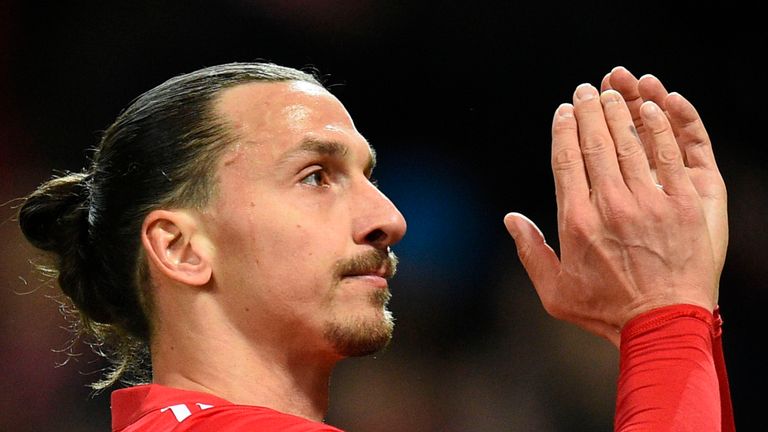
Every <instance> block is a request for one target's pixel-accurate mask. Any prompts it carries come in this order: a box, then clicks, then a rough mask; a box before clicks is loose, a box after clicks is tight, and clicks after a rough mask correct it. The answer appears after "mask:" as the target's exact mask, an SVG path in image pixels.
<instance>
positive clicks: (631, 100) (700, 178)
mask: <svg viewBox="0 0 768 432" xmlns="http://www.w3.org/2000/svg"><path fill="white" fill-rule="evenodd" d="M601 89H602V90H603V91H605V90H609V89H614V90H616V91H618V92H619V93H621V94H622V96H623V97H624V99H625V100H626V103H627V106H628V107H629V111H630V114H631V115H632V119H633V121H634V125H635V128H636V129H637V132H638V134H639V136H640V139H641V141H642V142H643V143H649V142H650V141H651V137H649V136H648V129H647V128H646V127H645V125H644V124H643V121H642V117H641V115H640V107H641V106H642V104H643V102H644V101H653V102H654V103H656V104H657V105H658V106H659V107H661V109H662V110H664V112H665V114H666V116H667V118H668V119H669V121H670V124H671V126H672V131H673V132H674V134H675V137H676V139H677V142H678V145H679V146H680V152H681V154H682V157H683V161H684V163H685V169H686V171H687V173H688V177H689V178H690V179H691V182H692V183H693V186H694V187H695V188H696V191H697V192H698V194H699V197H701V199H702V204H703V207H704V214H705V216H706V218H707V227H708V229H709V235H710V241H711V242H712V249H713V252H714V256H715V264H716V266H717V269H718V274H720V273H721V272H722V270H723V265H724V264H725V256H726V251H727V249H728V211H727V210H728V205H727V193H726V188H725V183H724V182H723V177H722V176H721V175H720V171H719V170H718V168H717V163H716V162H715V156H714V153H713V151H712V143H711V141H710V139H709V135H708V134H707V131H706V129H705V128H704V124H703V123H702V122H701V118H700V117H699V114H698V113H697V112H696V109H695V108H694V107H693V105H691V104H690V103H689V102H688V101H687V100H685V98H683V97H682V96H680V94H678V93H668V92H667V89H666V88H664V85H663V84H662V83H661V81H659V79H658V78H656V77H655V76H653V75H644V76H642V77H641V78H640V79H639V80H638V79H637V78H635V76H634V75H632V73H631V72H629V71H628V70H627V69H625V68H623V67H616V68H614V69H613V70H612V71H611V72H610V73H608V74H607V75H606V76H605V78H603V81H602V83H601ZM646 154H647V155H648V158H649V163H650V166H651V172H652V174H653V175H654V178H655V176H656V173H655V171H656V170H655V161H654V160H653V154H652V152H649V151H648V149H647V148H646ZM718 286H719V284H718ZM716 289H717V288H716ZM717 297H718V295H717V292H716V293H715V298H716V299H717Z"/></svg>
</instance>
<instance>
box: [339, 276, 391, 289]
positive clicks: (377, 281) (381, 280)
mask: <svg viewBox="0 0 768 432" xmlns="http://www.w3.org/2000/svg"><path fill="white" fill-rule="evenodd" d="M344 279H347V280H355V281H359V282H363V283H367V284H370V285H373V286H376V287H378V288H387V287H388V286H389V283H388V282H387V279H386V278H385V277H383V276H379V275H378V274H375V273H371V274H361V275H349V276H344Z"/></svg>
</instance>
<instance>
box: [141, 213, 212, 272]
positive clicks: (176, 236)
mask: <svg viewBox="0 0 768 432" xmlns="http://www.w3.org/2000/svg"><path fill="white" fill-rule="evenodd" d="M141 240H142V244H143V246H144V249H145V251H146V255H147V260H148V261H149V264H150V267H154V268H155V269H156V270H157V271H159V272H160V273H161V274H162V275H164V276H165V277H167V278H168V279H171V280H174V281H176V282H179V283H182V284H185V285H190V286H203V285H205V284H207V283H208V282H209V281H210V280H211V275H212V268H211V256H210V247H209V242H208V239H207V237H206V236H205V234H204V232H203V231H202V230H201V226H200V222H199V221H198V220H197V218H195V217H194V216H193V215H191V214H189V213H188V212H187V211H184V210H154V211H152V212H151V213H150V214H148V215H147V217H146V218H145V219H144V224H143V225H142V230H141Z"/></svg>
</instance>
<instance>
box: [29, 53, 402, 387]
mask: <svg viewBox="0 0 768 432" xmlns="http://www.w3.org/2000/svg"><path fill="white" fill-rule="evenodd" d="M261 90H263V91H261ZM266 94H270V95H271V96H269V97H265V95H266ZM260 109H261V111H260ZM280 115H283V117H280ZM281 121H282V123H281ZM307 121H309V122H310V123H311V125H310V124H309V123H306V122H307ZM326 126H328V128H326ZM302 127H304V128H305V129H303V133H304V136H302V138H301V141H299V142H295V143H293V144H294V145H297V146H298V147H290V145H291V143H289V142H288V140H287V139H286V135H290V136H291V137H294V138H295V137H297V136H298V135H299V134H300V133H302V130H301V128H302ZM313 127H314V129H313ZM292 128H293V129H292ZM334 128H338V129H339V130H338V131H334ZM262 129H263V130H262ZM323 143H324V144H323ZM331 148H337V150H338V151H337V152H336V153H337V154H336V155H333V154H332V153H334V151H332V150H330V149H331ZM291 149H294V150H296V152H294V153H293V157H288V158H286V159H285V160H284V161H283V162H282V163H278V162H280V161H278V158H279V157H280V156H281V155H282V154H283V153H286V152H290V151H291ZM307 154H316V155H317V156H322V159H320V158H318V159H316V160H315V161H314V162H313V163H314V164H315V165H317V167H315V168H311V167H312V166H315V165H308V166H306V167H302V169H305V172H302V173H299V172H297V173H293V175H294V176H298V175H300V174H304V177H301V178H292V180H296V181H297V185H296V188H295V189H290V190H289V189H282V190H280V191H279V192H278V191H277V190H275V189H269V187H268V185H267V184H265V182H266V181H267V180H268V178H267V177H266V176H268V175H270V174H272V175H274V174H275V173H267V172H258V171H257V170H258V169H260V168H262V169H279V168H287V166H288V165H290V164H291V163H292V162H295V161H296V159H298V158H300V157H302V156H306V155H307ZM288 156H290V155H288ZM371 157H372V152H371V150H370V149H369V147H368V145H367V144H366V143H365V141H364V140H363V139H362V137H360V136H359V134H357V132H356V131H355V130H354V126H352V123H351V120H349V117H348V115H347V114H346V112H345V111H344V110H343V107H342V106H341V104H339V103H338V101H337V100H336V99H335V98H333V97H332V96H331V95H330V94H329V93H327V92H326V91H325V90H324V89H323V87H322V86H321V85H320V84H319V83H318V82H317V81H316V80H315V79H314V78H313V77H312V76H310V75H308V74H305V73H303V72H300V71H296V70H293V69H290V68H283V67H280V66H275V65H270V64H228V65H221V66H215V67H211V68H207V69H202V70H199V71H196V72H193V73H190V74H187V75H182V76H179V77H176V78H173V79H171V80H169V81H167V82H165V83H163V84H161V85H160V86H158V87H156V88H154V89H152V90H150V91H148V92H147V93H145V94H144V95H142V96H141V97H139V98H138V99H136V100H135V101H134V102H133V103H132V104H131V106H130V107H129V108H128V109H126V110H125V111H124V112H123V113H122V114H121V115H120V117H119V118H118V119H117V120H116V122H115V123H114V124H113V125H112V126H111V127H110V128H109V129H108V130H107V131H106V133H105V134H104V137H103V139H102V142H101V144H100V146H99V148H98V150H97V153H96V156H95V158H94V161H93V164H92V167H91V169H90V170H89V171H87V172H85V173H83V174H73V175H70V176H66V177H63V178H58V179H54V180H52V181H51V182H48V183H46V184H44V185H42V186H41V187H40V188H39V189H38V190H37V191H36V192H35V193H33V194H32V195H30V197H29V198H28V199H27V201H26V203H25V204H24V206H23V207H22V209H21V211H20V224H21V227H22V230H23V231H24V233H25V235H26V236H27V237H28V238H29V239H30V241H31V242H32V243H33V244H35V245H36V246H37V247H39V248H41V249H43V250H46V251H51V252H53V253H54V256H55V258H56V262H55V264H54V266H53V267H52V270H55V271H56V272H57V274H58V279H59V282H60V285H61V287H62V289H63V290H64V292H65V293H66V294H67V295H68V296H69V297H71V298H72V300H73V302H74V304H75V306H76V307H77V308H78V310H79V312H80V315H81V318H82V322H83V325H84V327H85V329H84V330H86V331H87V332H92V333H95V334H96V336H97V338H98V339H99V340H101V341H107V343H109V342H110V341H111V342H114V344H113V346H114V349H115V352H114V353H112V355H113V356H114V360H115V362H116V369H115V371H114V373H113V374H112V376H110V377H108V378H107V379H106V380H105V382H104V383H102V384H105V385H108V384H111V383H112V382H114V381H115V380H117V379H118V378H120V377H121V376H122V375H123V374H124V373H126V372H131V370H130V369H131V367H132V366H135V364H136V356H137V352H140V351H142V347H144V346H146V343H147V342H148V340H149V338H150V335H151V334H152V331H153V328H152V327H153V326H152V324H151V323H152V321H151V319H152V318H155V312H154V311H153V307H154V301H153V298H154V297H155V292H153V287H154V286H155V285H156V284H155V283H150V282H153V281H152V278H151V277H150V274H151V276H153V277H155V278H156V280H154V282H156V283H161V284H163V283H175V284H182V285H183V284H185V283H187V284H188V285H189V286H196V284H199V283H200V282H201V281H202V280H203V279H204V272H205V271H210V275H209V280H208V281H205V282H203V283H202V284H203V285H211V284H214V285H215V286H217V287H219V288H222V289H224V288H226V289H227V290H232V293H230V294H231V297H226V299H227V301H229V302H231V303H229V304H228V303H227V301H224V302H223V303H222V307H224V308H229V307H234V305H236V304H237V303H238V302H239V301H255V299H253V298H248V296H249V295H252V296H253V295H256V294H253V293H251V292H250V291H249V289H250V288H253V289H255V288H260V289H272V290H273V294H282V295H283V296H287V294H286V292H287V291H288V290H287V285H283V287H282V288H286V289H284V290H283V291H280V288H281V287H279V286H273V285H271V284H272V283H275V284H280V283H285V282H288V281H287V280H284V279H281V276H280V275H282V276H283V277H287V276H291V275H293V276H294V278H296V277H297V276H298V274H300V272H301V273H303V274H305V275H306V276H307V277H309V278H316V279H315V280H313V281H309V280H306V281H303V282H302V283H303V284H304V285H302V286H301V287H300V288H302V289H309V284H310V283H311V282H316V283H318V284H319V283H326V282H331V283H332V286H331V287H325V288H328V289H327V290H326V293H325V294H326V295H327V296H328V301H329V303H332V304H333V305H336V304H337V303H339V302H340V303H341V304H342V305H344V307H339V308H333V307H331V306H332V305H330V304H329V305H327V306H328V310H327V312H328V313H327V314H326V315H325V316H326V317H327V318H328V319H327V320H326V324H327V325H326V326H325V327H326V331H327V332H328V334H333V333H339V332H341V333H344V332H345V331H346V330H344V331H342V330H339V328H342V329H349V328H350V327H355V326H356V325H357V326H364V325H366V323H367V322H369V321H366V320H367V319H368V318H369V317H368V316H366V315H365V314H366V313H369V312H360V313H362V315H356V314H358V312H354V313H352V312H351V309H352V306H355V305H354V304H353V303H354V302H347V299H346V298H345V295H346V294H345V293H348V291H347V290H345V289H342V288H343V287H344V286H346V285H355V284H357V285H360V286H364V288H363V290H364V291H365V290H367V291H366V292H367V293H368V300H367V306H368V309H372V308H371V307H370V306H371V305H372V304H377V305H378V309H379V312H378V313H380V314H384V312H383V306H382V305H383V301H382V299H381V298H380V297H376V296H381V297H384V296H385V295H384V294H382V292H384V290H379V291H375V290H373V289H370V287H369V286H368V285H373V284H370V283H367V282H363V281H362V280H364V281H368V280H376V281H379V280H378V279H375V278H374V277H368V279H365V278H366V276H360V277H358V278H356V279H350V278H341V277H339V278H338V280H337V279H329V280H328V281H326V280H322V279H323V274H322V272H323V270H321V269H320V267H322V266H325V265H327V264H329V262H330V265H340V266H341V267H343V266H345V265H348V263H349V262H354V258H355V257H359V256H361V254H362V256H368V257H371V256H373V254H379V255H381V254H382V252H383V251H386V249H387V247H388V245H389V244H391V243H392V242H394V241H396V240H397V239H399V237H400V236H402V231H404V223H403V222H402V217H401V216H399V213H397V215H396V216H392V215H390V216H386V217H385V216H383V215H384V214H385V213H386V212H387V211H390V212H391V211H392V210H394V207H391V203H389V202H388V201H385V198H383V196H382V195H381V194H380V193H379V192H378V191H377V190H376V189H375V188H373V186H372V185H371V184H370V183H369V182H368V180H367V175H369V174H370V172H369V169H368V168H369V165H370V159H371ZM323 161H327V162H328V163H329V164H328V165H327V166H326V165H322V164H321V163H319V162H323ZM249 164H250V165H249ZM321 165H322V167H323V169H322V172H320V171H321V170H320V169H319V166H321ZM291 166H293V165H291ZM337 168H338V170H337ZM353 168H354V169H353ZM309 171H312V172H309ZM329 172H333V173H338V175H339V179H342V178H343V179H344V180H343V181H344V183H343V185H344V188H341V187H332V188H329V187H327V185H326V184H325V182H326V181H327V180H328V179H329V177H327V176H326V174H327V173H329ZM260 175H261V176H265V177H264V178H259V177H258V176H260ZM334 175H336V174H334ZM260 179H261V180H264V182H259V180H260ZM271 180H272V181H273V183H270V184H269V186H274V187H275V188H279V187H280V186H284V185H283V184H277V183H275V182H277V181H278V179H277V178H276V177H275V178H272V179H271ZM280 180H286V179H280ZM339 184H340V185H341V183H339ZM312 188H314V189H312ZM310 190H317V191H318V192H317V193H315V194H314V195H313V193H311V192H310ZM299 191H301V192H299ZM270 193H272V195H270ZM291 193H303V194H304V195H303V197H304V198H306V199H305V200H304V201H303V202H301V201H302V200H300V199H298V198H299V197H298V196H293V195H291ZM335 193H338V195H339V197H338V198H339V199H337V200H332V199H331V197H333V196H335V195H334V194H335ZM281 194H284V196H279V195H281ZM320 197H322V198H320ZM278 198H284V199H283V200H279V199H278ZM357 199H362V200H368V203H367V204H366V203H363V202H357ZM312 200H314V201H312ZM310 201H312V202H314V204H310V203H309V202H310ZM331 201H333V203H332V202H331ZM326 204H327V205H326ZM324 205H326V206H325V207H323V206H324ZM366 205H368V206H370V207H366ZM301 206H304V207H303V208H302V207H301ZM356 206H357V207H356ZM387 206H389V207H387ZM385 207H387V208H388V210H386V211H385V209H384V208H385ZM390 207H391V208H390ZM178 210H183V211H181V212H180V211H178ZM270 210H271V211H270ZM300 210H304V213H303V214H302V213H301V212H300ZM364 210H365V211H368V212H369V214H370V215H377V214H378V215H379V217H378V219H387V218H389V219H390V222H389V223H394V224H396V225H397V224H400V225H402V227H400V228H397V229H390V228H388V227H387V226H385V225H386V223H385V222H381V223H380V224H379V225H380V226H378V227H374V226H375V225H376V224H373V225H371V226H370V227H368V228H369V229H368V232H367V233H366V234H365V237H364V238H365V239H364V240H355V241H350V244H348V245H345V246H343V247H342V246H341V245H337V244H334V243H333V242H334V241H339V239H335V238H332V237H333V236H330V235H329V236H328V238H322V237H323V235H324V234H331V233H334V234H336V235H340V234H341V231H342V226H343V225H345V226H347V228H349V229H353V228H354V229H355V233H359V232H364V231H365V229H366V227H364V226H362V225H360V224H363V221H364V220H365V218H364V217H357V215H359V214H362V213H363V212H364ZM163 211H166V213H163ZM394 211H395V212H396V210H394ZM392 214H394V213H392ZM163 215H166V217H165V218H164V217H163ZM174 215H181V216H185V217H187V219H184V218H183V217H182V219H179V220H176V219H174V218H175V217H176V216H174ZM313 218H314V219H313ZM398 218H399V222H398V221H395V222H392V221H394V220H395V219H398ZM368 219H371V220H373V219H376V218H368ZM185 221H192V222H191V223H192V224H193V225H194V226H196V227H199V229H201V231H200V232H205V234H206V239H207V240H209V243H207V247H208V248H209V249H210V253H209V254H207V255H206V254H203V255H204V256H202V257H200V258H205V259H206V260H208V259H209V260H208V261H205V263H204V264H203V267H204V266H205V265H209V266H210V268H209V270H203V273H198V274H197V277H198V279H196V280H187V281H184V280H183V278H181V279H179V278H178V277H177V276H178V273H174V272H173V271H172V270H168V269H167V268H166V267H164V264H163V260H164V259H166V258H168V257H169V256H171V255H172V252H173V251H174V247H176V248H177V249H178V247H179V246H180V245H183V242H176V241H171V242H170V243H169V244H168V245H166V249H165V250H163V249H162V248H163V247H164V246H163V245H164V244H163V242H162V240H161V239H160V237H162V235H161V234H162V232H163V229H165V230H166V231H167V232H170V233H173V232H175V231H174V230H175V229H177V228H185V227H187V226H188V225H189V224H186V225H185V223H186V222H185ZM281 221H282V222H285V223H284V224H283V225H282V226H280V224H279V222H281ZM321 221H322V223H320V222H321ZM288 223H290V224H292V227H293V229H294V232H293V233H292V234H298V235H297V236H295V237H293V238H291V236H290V235H289V231H290V229H289V227H288V225H286V224H288ZM174 224H176V225H178V226H176V225H174ZM270 224H271V225H270ZM353 225H354V226H353ZM261 228H263V229H264V231H261V232H260V231H259V229H261ZM185 229H186V228H185ZM238 229H239V230H241V231H240V232H239V234H238V233H237V231H236V230H238ZM317 230H320V232H318V231H317ZM167 232H166V235H168V234H167ZM208 234H210V238H208V237H207V235H208ZM280 235H282V236H283V237H280ZM241 236H249V237H247V238H246V237H241ZM302 240H303V241H302ZM270 241H272V243H269V242H270ZM310 245H311V246H312V248H310ZM313 248H317V249H315V250H310V249H313ZM291 249H292V250H291ZM182 258H185V257H184V256H182ZM174 259H175V258H174ZM249 260H250V261H249ZM284 260H287V261H284ZM349 260H353V261H349ZM180 262H184V261H183V259H181V260H180ZM187 263H188V261H187ZM266 263H269V266H266V267H265V266H264V265H263V264H266ZM291 263H292V264H291ZM337 263H341V264H337ZM370 263H371V261H365V264H364V265H362V266H358V267H357V268H356V269H355V271H363V270H364V271H370V270H371V269H370V267H371V264H370ZM376 263H378V264H380V263H381V261H376ZM291 265H293V271H288V270H289V269H290V266H291ZM352 267H354V266H352ZM384 271H386V269H385V270H384ZM182 272H183V269H182ZM238 272H239V273H240V275H239V276H238ZM201 275H202V276H201ZM269 275H272V276H269ZM338 276H341V275H338ZM220 277H221V278H223V280H222V281H219V278H220ZM352 281H357V282H354V283H352ZM300 285H301V284H300ZM336 285H338V287H336ZM315 288H317V289H318V290H320V289H321V287H315ZM331 288H332V289H331ZM235 292H236V293H237V294H235ZM373 292H378V293H379V294H376V295H373V294H372V293H373ZM300 294H301V293H300V290H299V291H296V295H297V296H298V295H300ZM304 294H305V295H306V296H309V295H310V294H311V293H309V292H305V293H304ZM315 294H318V295H319V294H320V292H319V291H318V292H317V293H315ZM237 295H241V297H237ZM371 297H376V298H378V299H377V300H374V299H372V298H371ZM274 300H275V303H276V304H277V303H279V302H280V301H281V297H280V296H279V295H276V296H275V298H274ZM282 300H284V301H285V302H289V301H290V300H291V299H290V298H289V297H283V298H282ZM295 300H296V301H297V302H298V301H302V300H307V301H309V300H308V297H301V298H300V297H297V298H295ZM320 303H321V302H320V301H319V300H318V302H317V303H316V305H320ZM360 304H361V303H360ZM360 304H357V306H359V305H360ZM347 307H349V308H347ZM235 309H236V308H235ZM233 311H234V309H233ZM241 313H242V311H241ZM302 313H303V312H302ZM334 313H337V314H340V315H343V316H342V317H336V318H339V319H335V318H334V316H333V314H334ZM370 313H373V312H370ZM242 318H243V320H244V321H242V322H241V324H242V325H246V324H245V323H247V318H248V316H243V317H242ZM315 318H317V319H319V318H320V317H319V316H318V317H315ZM385 321H386V320H385ZM333 323H337V324H340V323H348V324H350V325H346V324H345V325H344V326H341V327H339V328H336V329H333V325H332V324H333ZM337 339H339V340H343V339H344V338H343V337H339V338H337Z"/></svg>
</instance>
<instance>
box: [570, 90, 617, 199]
mask: <svg viewBox="0 0 768 432" xmlns="http://www.w3.org/2000/svg"><path fill="white" fill-rule="evenodd" d="M573 99H574V112H575V114H576V120H577V123H578V131H579V145H580V147H581V154H582V156H583V158H584V166H586V168H587V178H588V179H589V183H590V184H591V186H592V190H593V191H595V192H608V191H610V190H612V189H613V188H616V187H619V185H621V187H622V188H623V187H624V180H623V179H622V177H621V170H620V169H619V163H618V161H617V160H616V149H615V147H614V144H613V140H612V139H611V133H610V131H609V130H608V125H607V124H606V123H605V116H604V114H603V106H602V104H601V103H600V99H599V97H598V93H597V89H596V88H594V87H592V86H591V85H589V84H582V85H580V86H578V87H577V88H576V91H575V92H574V98H573Z"/></svg>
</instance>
